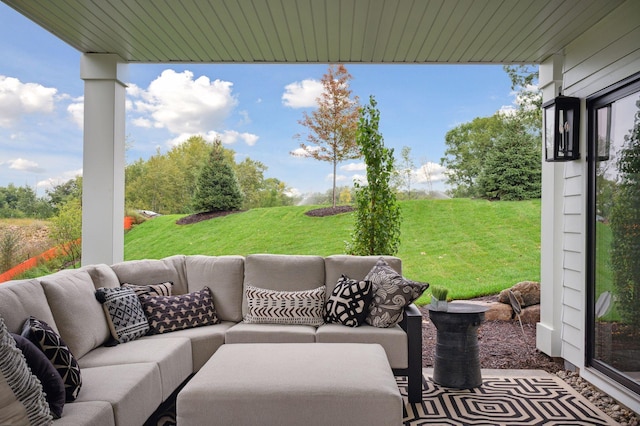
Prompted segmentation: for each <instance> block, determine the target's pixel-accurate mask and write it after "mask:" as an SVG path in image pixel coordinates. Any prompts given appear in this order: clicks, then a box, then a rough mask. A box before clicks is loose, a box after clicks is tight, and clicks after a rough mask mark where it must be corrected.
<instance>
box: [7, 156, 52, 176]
mask: <svg viewBox="0 0 640 426" xmlns="http://www.w3.org/2000/svg"><path fill="white" fill-rule="evenodd" d="M2 164H8V165H9V168H10V169H13V170H19V171H21V172H31V173H42V172H43V171H44V169H43V168H42V167H40V166H39V165H38V163H36V162H35V161H31V160H25V159H24V158H16V159H15V160H9V161H6V162H4V163H2Z"/></svg>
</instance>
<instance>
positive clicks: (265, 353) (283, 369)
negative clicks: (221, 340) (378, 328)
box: [177, 343, 402, 426]
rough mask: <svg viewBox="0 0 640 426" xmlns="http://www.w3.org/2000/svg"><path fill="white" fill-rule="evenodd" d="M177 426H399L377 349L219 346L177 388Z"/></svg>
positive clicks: (396, 403)
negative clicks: (184, 383) (198, 368)
mask: <svg viewBox="0 0 640 426" xmlns="http://www.w3.org/2000/svg"><path fill="white" fill-rule="evenodd" d="M177 423H178V425H180V426H196V425H198V426H204V425H225V426H229V425H234V426H235V425H242V426H247V425H263V426H269V425H278V426H287V425H291V426H300V425H322V426H326V425H350V426H357V425H363V426H364V425H366V426H371V425H377V426H385V425H389V426H391V425H394V426H395V425H400V424H402V398H401V396H400V392H399V391H398V386H397V384H396V381H395V378H394V376H393V373H392V371H391V367H390V366H389V362H388V361H387V356H386V354H385V351H384V349H383V348H382V346H380V345H370V344H351V343H256V344H250V343H248V344H226V345H223V346H222V347H221V348H220V349H218V351H217V352H216V353H215V354H213V356H212V357H211V359H210V360H209V361H207V363H206V364H205V365H204V366H203V367H202V368H201V369H200V371H198V373H197V374H196V375H195V376H194V377H193V378H192V379H191V380H190V381H189V383H187V385H186V386H185V387H184V388H183V389H182V391H180V393H179V394H178V399H177Z"/></svg>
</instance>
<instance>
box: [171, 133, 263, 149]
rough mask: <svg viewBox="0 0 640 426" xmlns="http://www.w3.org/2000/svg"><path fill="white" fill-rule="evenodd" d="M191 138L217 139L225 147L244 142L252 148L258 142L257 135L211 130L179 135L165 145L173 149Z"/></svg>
mask: <svg viewBox="0 0 640 426" xmlns="http://www.w3.org/2000/svg"><path fill="white" fill-rule="evenodd" d="M192 136H202V137H203V138H205V139H206V140H209V141H214V140H216V139H219V140H220V142H222V143H223V144H225V145H232V144H234V143H236V142H239V141H240V142H244V143H246V144H247V145H249V146H253V145H255V144H256V142H258V139H259V138H260V137H259V136H258V135H254V134H253V133H246V132H245V133H240V132H236V131H235V130H225V131H224V132H216V131H215V130H211V131H209V132H206V133H204V132H200V133H181V134H179V135H178V136H176V137H175V138H173V139H171V140H170V141H169V142H168V143H167V145H168V146H169V147H174V146H176V145H180V144H181V143H184V142H185V141H186V140H187V139H189V138H190V137H192Z"/></svg>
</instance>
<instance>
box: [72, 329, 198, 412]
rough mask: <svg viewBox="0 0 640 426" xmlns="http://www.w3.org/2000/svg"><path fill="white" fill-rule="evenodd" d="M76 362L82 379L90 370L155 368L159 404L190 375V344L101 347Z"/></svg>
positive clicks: (179, 340) (167, 341)
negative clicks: (125, 366)
mask: <svg viewBox="0 0 640 426" xmlns="http://www.w3.org/2000/svg"><path fill="white" fill-rule="evenodd" d="M78 362H79V363H80V368H81V369H82V371H83V378H84V371H85V370H86V369H87V368H92V367H103V366H109V365H122V364H139V363H153V364H156V365H157V366H158V369H159V371H160V376H161V378H162V387H161V388H162V400H163V401H164V400H165V399H166V398H167V397H168V396H169V395H171V392H173V391H174V390H175V389H176V388H177V387H178V386H179V385H180V383H182V382H183V381H184V380H185V379H186V378H187V377H188V376H189V375H190V374H191V373H192V372H193V366H192V355H191V341H190V340H189V339H187V338H186V337H173V336H172V337H165V338H164V339H157V340H142V339H139V340H134V341H132V342H128V343H126V344H122V345H117V346H113V347H107V346H101V347H99V348H96V349H94V350H92V351H91V352H89V353H88V354H86V355H85V356H84V357H82V358H81V359H80V360H79V361H78ZM83 392H84V389H83Z"/></svg>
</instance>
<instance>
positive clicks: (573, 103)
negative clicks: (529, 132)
mask: <svg viewBox="0 0 640 426" xmlns="http://www.w3.org/2000/svg"><path fill="white" fill-rule="evenodd" d="M542 108H543V110H544V127H543V130H544V135H543V136H544V150H545V159H546V160H547V161H571V160H577V159H579V158H580V98H571V97H568V96H558V97H557V98H555V99H553V100H551V101H549V102H545V103H544V104H543V105H542Z"/></svg>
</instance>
